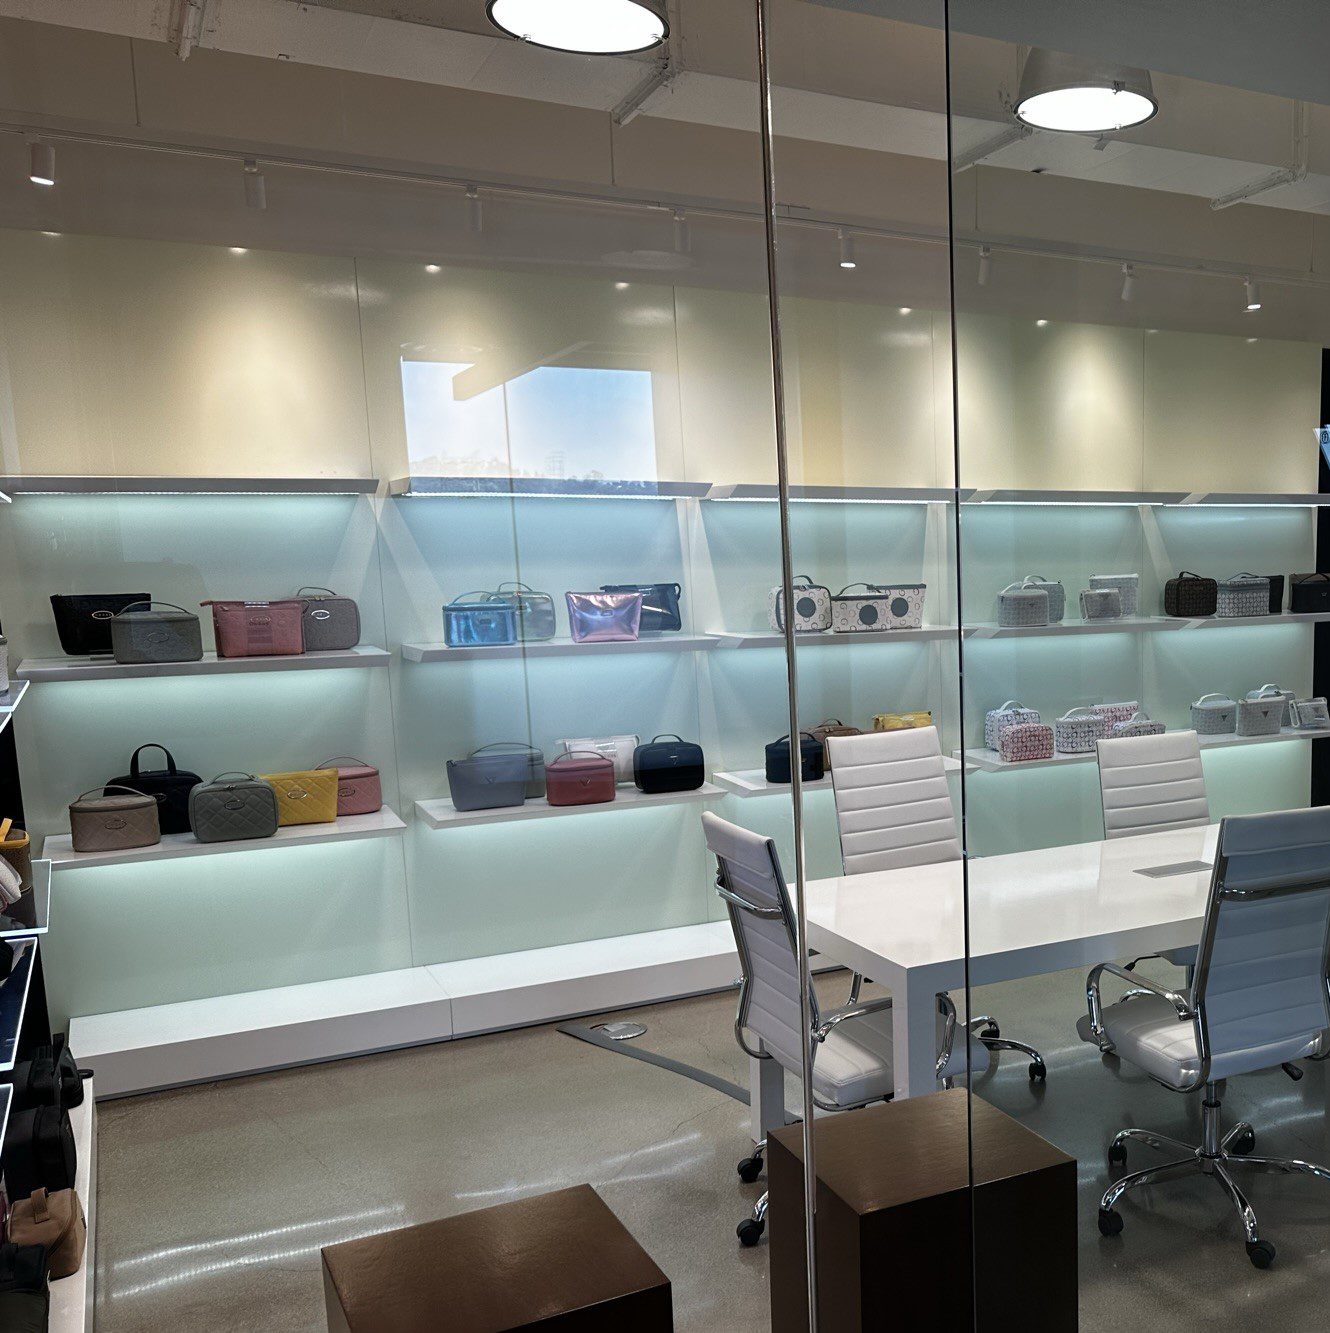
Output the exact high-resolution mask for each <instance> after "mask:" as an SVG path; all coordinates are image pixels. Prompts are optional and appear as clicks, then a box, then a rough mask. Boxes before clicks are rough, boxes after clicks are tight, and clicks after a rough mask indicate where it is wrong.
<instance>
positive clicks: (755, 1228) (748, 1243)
mask: <svg viewBox="0 0 1330 1333" xmlns="http://www.w3.org/2000/svg"><path fill="white" fill-rule="evenodd" d="M766 1226H767V1224H766V1223H765V1222H759V1221H758V1220H757V1219H756V1218H755V1217H745V1218H744V1220H743V1221H742V1222H740V1223H739V1225H738V1226H737V1227H735V1228H734V1234H735V1235H736V1236H738V1237H739V1243H740V1244H741V1245H743V1246H744V1247H745V1248H746V1249H752V1247H753V1246H754V1245H756V1244H757V1242H758V1241H760V1240H761V1239H762V1233H763V1231H765V1230H766Z"/></svg>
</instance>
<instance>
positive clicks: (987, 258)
mask: <svg viewBox="0 0 1330 1333" xmlns="http://www.w3.org/2000/svg"><path fill="white" fill-rule="evenodd" d="M992 272H993V247H992V246H991V245H981V246H980V247H979V285H980V286H981V287H987V286H988V279H989V277H990V276H991V275H992Z"/></svg>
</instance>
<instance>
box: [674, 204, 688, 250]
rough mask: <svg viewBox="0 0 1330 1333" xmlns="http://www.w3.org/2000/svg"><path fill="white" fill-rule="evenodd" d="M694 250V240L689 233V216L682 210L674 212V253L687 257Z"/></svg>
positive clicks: (677, 209)
mask: <svg viewBox="0 0 1330 1333" xmlns="http://www.w3.org/2000/svg"><path fill="white" fill-rule="evenodd" d="M691 249H692V238H691V237H690V236H689V233H688V214H687V213H685V212H684V211H683V209H682V208H676V209H675V210H674V253H675V254H677V255H686V254H687V253H688V252H689V250H691Z"/></svg>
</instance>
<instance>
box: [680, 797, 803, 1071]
mask: <svg viewBox="0 0 1330 1333" xmlns="http://www.w3.org/2000/svg"><path fill="white" fill-rule="evenodd" d="M702 829H703V832H704V833H705V834H706V839H707V847H708V848H710V850H711V851H712V852H713V853H714V854H715V857H716V866H717V873H716V888H717V891H718V892H719V893H720V895H721V897H722V898H724V899H725V906H726V908H727V910H728V911H729V914H730V925H731V927H732V928H733V930H734V942H735V945H736V946H737V947H738V950H739V961H740V964H741V966H742V968H743V982H742V990H741V991H740V994H739V1016H738V1020H737V1023H738V1026H739V1027H740V1028H746V1029H747V1030H748V1031H749V1032H751V1033H753V1035H754V1036H756V1037H759V1038H761V1041H762V1044H763V1046H765V1047H766V1049H767V1050H768V1051H770V1052H771V1054H772V1055H773V1056H774V1057H775V1058H776V1060H777V1061H778V1062H779V1063H780V1064H782V1065H783V1066H784V1067H785V1068H786V1069H790V1070H796V1071H797V1070H799V1069H801V1068H802V1061H803V1051H804V1049H805V1048H806V1047H807V1045H808V1042H809V1040H810V1038H809V1032H808V1030H806V1029H805V1028H804V1024H803V1018H802V1015H801V1013H800V1008H799V982H800V977H801V975H806V974H807V963H806V962H801V960H800V958H799V955H798V950H797V947H796V943H795V940H796V933H795V920H794V908H793V907H792V906H791V904H790V894H789V890H788V889H787V888H786V887H785V876H784V875H783V874H782V873H781V868H780V858H779V856H777V854H776V844H775V843H774V842H772V841H771V839H770V838H762V837H759V836H758V835H757V834H756V833H750V832H749V831H748V830H747V829H744V828H740V827H739V826H738V825H737V824H731V823H729V822H728V821H727V820H724V819H721V818H720V817H719V816H717V815H713V814H712V813H711V812H710V811H709V810H708V811H706V812H705V813H704V814H703V815H702ZM811 994H812V992H811V987H810V995H811ZM812 1000H813V1025H814V1026H816V1025H817V1023H818V1021H819V1020H818V1016H817V997H816V996H815V995H813V996H812Z"/></svg>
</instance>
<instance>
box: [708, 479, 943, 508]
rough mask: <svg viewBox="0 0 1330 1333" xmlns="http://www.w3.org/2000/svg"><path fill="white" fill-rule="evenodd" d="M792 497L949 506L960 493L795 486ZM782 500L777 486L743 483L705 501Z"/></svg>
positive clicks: (718, 489)
mask: <svg viewBox="0 0 1330 1333" xmlns="http://www.w3.org/2000/svg"><path fill="white" fill-rule="evenodd" d="M966 494H968V492H965V491H963V492H962V495H966ZM789 495H790V499H791V501H793V502H797V503H806V502H820V503H822V504H947V503H949V502H951V501H953V500H955V498H956V492H955V491H953V490H952V489H951V488H950V487H947V486H791V487H790V488H789ZM778 497H779V491H778V490H777V488H776V487H775V486H773V485H770V484H768V485H750V484H748V483H745V482H740V483H733V484H728V485H717V486H711V487H709V488H708V489H707V492H706V494H705V495H704V496H703V497H702V498H703V499H704V500H766V501H772V500H776V499H777V498H778Z"/></svg>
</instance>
